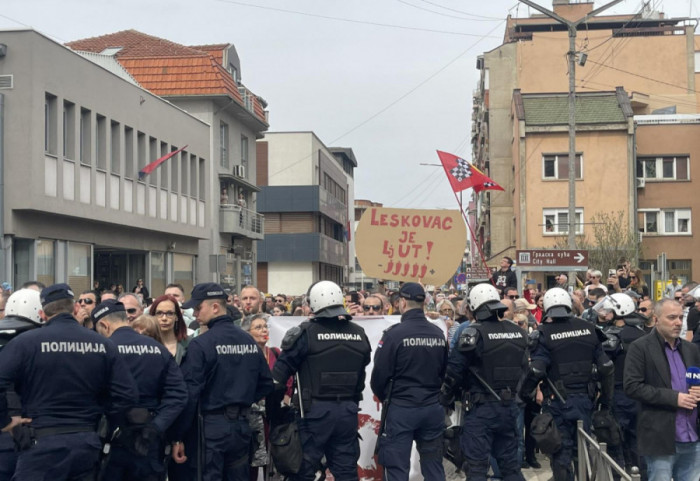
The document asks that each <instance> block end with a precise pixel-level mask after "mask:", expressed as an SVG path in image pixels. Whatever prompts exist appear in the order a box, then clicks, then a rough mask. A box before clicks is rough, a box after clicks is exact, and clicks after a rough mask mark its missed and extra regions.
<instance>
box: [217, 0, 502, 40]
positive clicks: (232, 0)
mask: <svg viewBox="0 0 700 481" xmlns="http://www.w3.org/2000/svg"><path fill="white" fill-rule="evenodd" d="M217 1H218V2H221V3H229V4H233V5H241V6H244V7H252V8H259V9H262V10H271V11H273V12H283V13H292V14H294V15H303V16H305V17H314V18H323V19H325V20H336V21H338V22H347V23H356V24H360V25H373V26H375V27H388V28H398V29H402V30H413V31H418V32H431V33H443V34H448V35H462V36H465V37H479V38H481V37H482V36H481V35H479V34H476V33H465V32H450V31H447V30H435V29H430V28H421V27H407V26H404V25H392V24H388V23H380V22H369V21H366V20H354V19H351V18H341V17H331V16H330V15H320V14H317V13H308V12H300V11H297V10H288V9H285V8H275V7H266V6H263V5H255V4H252V3H245V2H238V1H236V0H217ZM493 38H498V37H493Z"/></svg>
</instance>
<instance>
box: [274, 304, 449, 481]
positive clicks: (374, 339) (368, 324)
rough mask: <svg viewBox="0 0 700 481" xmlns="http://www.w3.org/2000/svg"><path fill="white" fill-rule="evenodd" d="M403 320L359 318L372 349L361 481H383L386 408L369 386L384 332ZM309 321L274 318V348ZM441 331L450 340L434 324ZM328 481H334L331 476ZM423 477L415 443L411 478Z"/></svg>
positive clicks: (361, 422) (362, 422) (361, 427)
mask: <svg viewBox="0 0 700 481" xmlns="http://www.w3.org/2000/svg"><path fill="white" fill-rule="evenodd" d="M400 319H401V318H400V317H399V316H378V317H369V316H367V317H355V318H353V322H355V323H357V324H358V325H359V326H361V327H362V328H363V329H364V330H365V333H367V337H368V338H369V342H370V345H371V346H372V361H370V363H369V365H368V366H367V377H366V380H365V390H364V391H363V393H362V397H363V399H362V401H361V402H360V414H359V419H358V431H359V433H360V436H361V437H362V439H361V440H360V459H359V460H358V462H357V468H358V473H359V478H360V481H381V479H382V473H381V469H380V468H379V467H378V466H377V460H376V457H375V456H374V445H375V444H376V442H377V434H378V432H379V420H380V415H381V409H382V405H381V403H380V402H379V401H378V400H377V398H375V397H374V395H373V394H372V389H371V388H370V386H369V380H370V377H371V375H372V367H373V366H374V362H373V361H374V351H375V349H376V347H377V344H379V340H380V339H381V338H382V334H383V332H384V330H385V329H386V328H387V327H389V326H391V325H392V324H396V323H397V322H399V320H400ZM305 320H307V318H306V317H290V316H283V317H270V319H269V320H268V323H267V325H268V326H269V328H270V342H269V345H270V346H274V347H280V345H281V344H282V338H283V337H284V334H285V333H286V332H287V330H288V329H289V328H291V327H293V326H296V325H298V324H300V323H301V322H303V321H305ZM430 322H432V323H434V324H436V325H437V326H438V327H440V328H441V329H442V330H443V331H444V332H445V336H447V328H446V326H445V323H444V322H443V321H441V320H437V321H432V320H431V321H430ZM327 479H332V478H331V477H330V476H329V477H328V478H327ZM422 479H423V476H421V474H420V466H419V464H418V454H417V452H416V448H415V443H414V446H413V452H412V454H411V474H410V476H409V480H410V481H420V480H422Z"/></svg>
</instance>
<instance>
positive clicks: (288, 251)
mask: <svg viewBox="0 0 700 481" xmlns="http://www.w3.org/2000/svg"><path fill="white" fill-rule="evenodd" d="M258 262H323V263H324V264H332V265H336V266H344V265H347V248H346V245H345V243H343V242H340V241H337V240H335V239H332V238H330V237H328V236H326V235H324V234H321V233H320V232H308V233H303V234H268V235H266V236H265V240H263V241H262V242H260V243H258Z"/></svg>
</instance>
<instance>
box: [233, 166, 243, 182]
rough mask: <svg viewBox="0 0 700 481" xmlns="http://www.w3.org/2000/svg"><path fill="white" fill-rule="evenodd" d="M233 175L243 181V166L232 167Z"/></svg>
mask: <svg viewBox="0 0 700 481" xmlns="http://www.w3.org/2000/svg"><path fill="white" fill-rule="evenodd" d="M233 175H235V176H236V177H241V178H243V179H245V165H234V166H233Z"/></svg>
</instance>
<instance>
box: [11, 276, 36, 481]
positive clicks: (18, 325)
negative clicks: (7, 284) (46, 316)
mask: <svg viewBox="0 0 700 481" xmlns="http://www.w3.org/2000/svg"><path fill="white" fill-rule="evenodd" d="M40 310H41V299H40V296H39V291H37V290H34V289H20V290H18V291H15V292H14V293H13V294H12V295H11V296H10V297H9V298H8V299H7V303H6V304H5V317H3V318H2V320H0V349H1V348H2V347H4V346H5V344H7V343H8V342H10V341H11V340H12V339H14V338H15V337H17V336H19V335H20V334H22V333H23V332H26V331H30V330H32V329H36V328H38V327H41V325H42V324H43V322H44V321H42V320H41V316H40V315H39V311H40ZM7 405H8V409H9V414H10V416H20V415H21V414H22V404H21V402H20V399H19V396H18V395H17V393H16V392H15V391H14V388H10V389H9V390H8V391H7ZM16 464H17V451H16V450H15V444H14V442H13V441H12V435H11V434H10V433H0V481H10V479H11V478H12V475H13V474H14V473H15V465H16Z"/></svg>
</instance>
